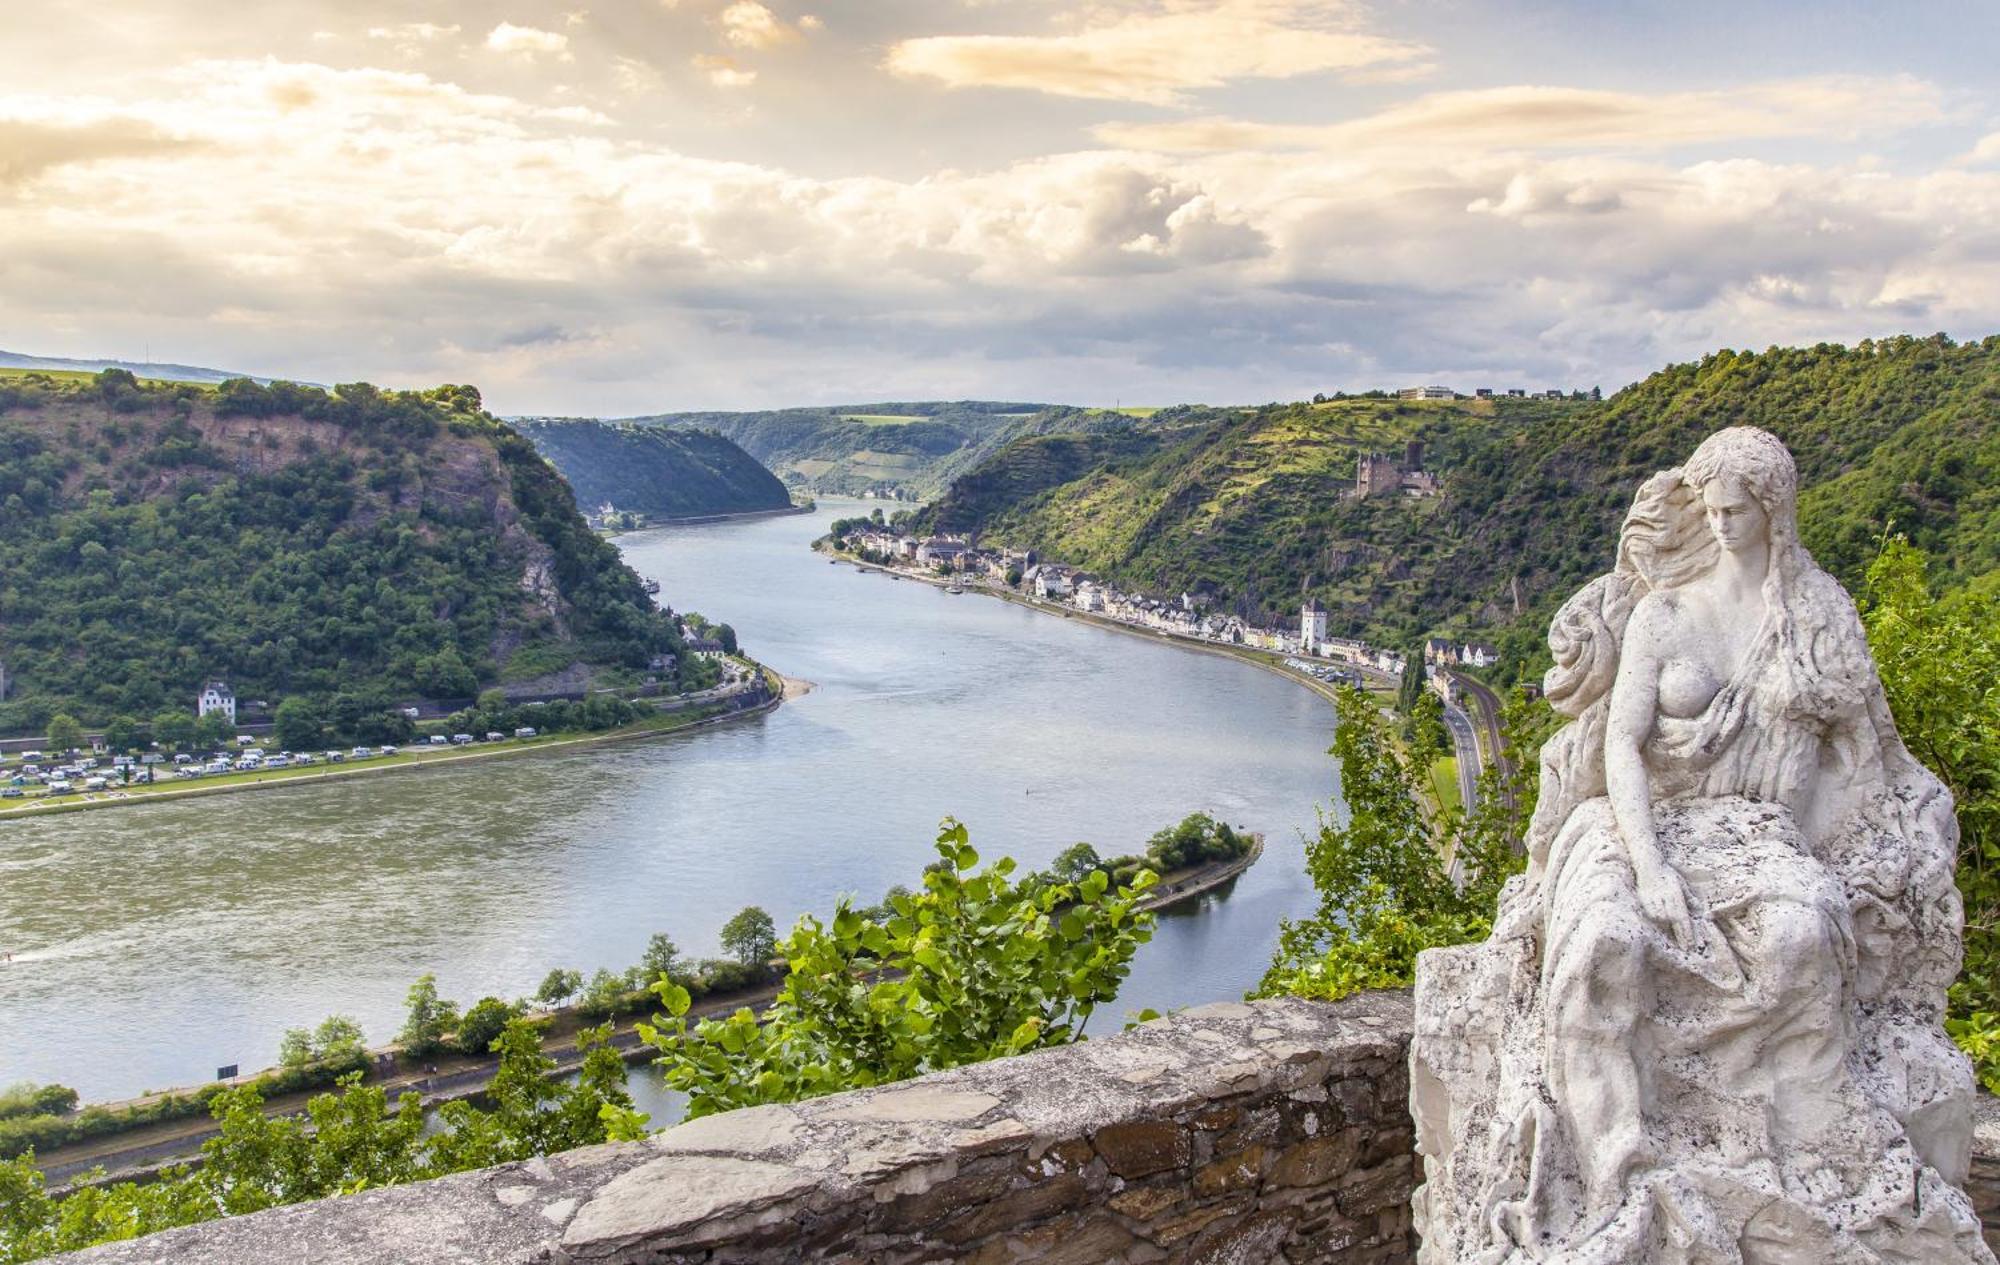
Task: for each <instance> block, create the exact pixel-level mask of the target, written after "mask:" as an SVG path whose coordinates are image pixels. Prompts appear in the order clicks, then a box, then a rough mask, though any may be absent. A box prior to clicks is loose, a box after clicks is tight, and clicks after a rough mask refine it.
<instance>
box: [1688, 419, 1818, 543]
mask: <svg viewBox="0 0 2000 1265" xmlns="http://www.w3.org/2000/svg"><path fill="white" fill-rule="evenodd" d="M1681 481H1682V482H1683V483H1684V484H1686V486H1687V487H1688V489H1689V490H1690V491H1692V492H1694V493H1695V494H1696V495H1697V496H1699V497H1700V500H1701V510H1702V514H1703V518H1704V519H1705V521H1706V522H1707V525H1708V530H1709V534H1710V535H1711V536H1712V537H1713V538H1714V540H1715V543H1716V545H1717V546H1718V547H1719V548H1721V549H1723V550H1725V551H1728V552H1730V553H1736V552H1740V551H1742V550H1745V549H1750V548H1757V547H1762V546H1764V545H1766V544H1775V543H1778V539H1777V537H1778V536H1779V535H1780V534H1782V535H1784V536H1789V535H1791V531H1790V528H1791V525H1792V524H1793V522H1794V521H1795V520H1796V517H1797V513H1798V499H1799V471H1798V467H1797V466H1796V465H1795V464H1794V463H1793V461H1792V454H1791V453H1790V452H1789V451H1788V450H1787V449H1786V448H1785V446H1784V445H1783V444H1782V443H1780V442H1778V439H1777V437H1776V436H1775V435H1772V434H1771V433H1770V432H1769V431H1763V430H1759V429H1757V428H1756V427H1755V426H1731V427H1730V428H1728V429H1727V430H1719V431H1717V432H1715V433H1714V434H1713V435H1710V436H1709V437H1708V438H1707V439H1705V440H1703V441H1702V444H1701V447H1699V448H1697V449H1695V450H1694V456H1692V457H1690V458H1688V462H1687V464H1686V465H1685V466H1682V467H1681ZM1774 529H1775V530H1774Z"/></svg>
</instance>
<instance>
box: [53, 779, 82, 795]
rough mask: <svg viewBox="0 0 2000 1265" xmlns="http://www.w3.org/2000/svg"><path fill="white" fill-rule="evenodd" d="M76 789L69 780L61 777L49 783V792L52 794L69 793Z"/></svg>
mask: <svg viewBox="0 0 2000 1265" xmlns="http://www.w3.org/2000/svg"><path fill="white" fill-rule="evenodd" d="M75 789H76V788H75V787H73V786H71V785H70V784H69V783H68V782H67V781H64V780H61V779H58V780H56V781H54V782H50V783H49V794H51V795H67V794H69V793H70V792H71V791H73V790H75Z"/></svg>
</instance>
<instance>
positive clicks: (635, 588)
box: [0, 370, 701, 732]
mask: <svg viewBox="0 0 2000 1265" xmlns="http://www.w3.org/2000/svg"><path fill="white" fill-rule="evenodd" d="M681 649H682V643H681V638H680V636H679V634H678V633H677V631H676V630H675V627H674V623H673V620H672V619H671V618H670V617H669V616H668V615H667V614H666V613H665V612H663V611H661V610H659V609H658V608H656V606H655V605H654V603H653V600H652V599H651V598H650V597H649V595H648V594H647V593H646V591H645V589H644V588H643V587H642V585H641V582H640V580H639V578H638V577H637V576H636V575H634V574H633V573H632V571H631V570H630V569H629V568H628V567H626V566H625V565H624V563H623V562H622V561H621V560H620V558H619V556H618V554H617V551H616V550H615V549H614V548H613V547H612V546H611V545H609V544H607V543H605V542H604V541H602V540H599V539H598V538H597V537H596V535H595V534H593V533H592V532H591V531H590V530H589V528H588V527H587V526H586V525H585V524H584V522H583V519H582V518H581V516H580V515H579V514H578V513H577V509H576V503H575V501H574V499H573V498H572V497H571V495H570V490H569V488H568V487H567V486H566V485H565V484H564V483H563V481H562V479H561V478H560V477H559V476H558V475H557V474H556V472H555V470H554V469H553V468H551V467H550V466H549V464H548V463H547V462H546V461H544V460H542V459H541V457H540V456H539V455H538V454H537V453H536V452H535V449H534V447H533V446H532V445H531V444H529V443H528V441H527V440H525V439H523V438H522V437H521V436H520V435H518V434H517V433H515V432H514V431H513V430H512V429H510V428H509V427H507V426H506V425H505V424H503V423H501V422H500V421H498V420H497V419H495V418H494V417H493V416H492V415H490V414H488V413H487V412H485V411H484V409H483V408H482V407H481V404H480V399H479V393H478V392H477V391H475V390H473V389H472V388H470V387H460V386H448V387H440V388H437V389H436V390H433V391H426V392H421V393H418V392H386V391H378V390H377V389H376V388H374V387H372V386H369V385H367V384H365V383H360V384H351V385H347V386H343V387H341V388H339V390H338V391H337V392H335V393H331V394H330V393H327V392H323V391H319V390H316V389H311V388H306V387H300V386H296V385H294V384H291V383H279V384H276V385H275V386H271V387H263V386H259V385H257V384H256V383H253V382H250V381H247V380H243V379H237V380H233V381H230V382H225V383H223V384H222V385H221V387H220V388H218V389H213V390H210V389H206V388H202V387H196V386H187V385H181V386H162V385H153V386H148V385H144V384H140V383H137V382H136V381H135V380H134V379H133V377H132V376H131V375H130V374H125V373H121V372H119V371H117V370H112V371H109V372H107V373H104V374H102V375H99V377H98V378H96V379H93V380H87V381H84V382H67V383H64V382H52V381H49V380H46V379H43V380H37V379H33V378H28V379H18V380H9V381H4V382H0V662H4V664H5V666H6V672H7V679H8V689H7V696H6V701H5V702H4V703H0V731H15V732H18V731H22V730H30V731H34V730H35V729H36V727H37V726H39V725H40V724H42V723H43V721H44V720H45V719H46V718H47V716H48V714H49V713H50V712H52V711H56V710H67V711H70V712H72V713H74V714H76V715H78V716H79V717H81V718H82V719H83V720H85V721H86V723H90V722H98V721H103V720H105V719H107V718H109V717H110V716H113V715H115V714H127V715H132V716H140V717H144V716H150V715H152V714H154V713H155V711H157V710H160V709H162V708H169V707H173V708H185V707H187V706H188V705H189V704H190V703H191V701H192V699H193V697H194V692H195V690H196V688H197V687H198V686H199V685H200V684H201V682H202V681H203V680H204V679H206V678H210V677H223V678H226V679H228V680H229V681H230V683H231V684H232V685H233V686H234V687H235V690H236V693H237V695H238V697H239V698H241V699H245V700H257V699H262V700H265V701H267V702H270V703H273V704H275V703H276V702H277V701H278V700H279V699H280V698H282V697H284V696H286V695H291V694H303V695H309V696H320V697H328V696H334V695H349V696H367V697H370V698H375V699H382V698H387V699H395V700H402V699H416V698H462V697H465V696H469V695H471V694H473V693H474V692H475V691H476V690H478V689H479V688H480V687H482V686H487V685H492V684H495V683H513V684H518V685H521V686H522V687H523V688H569V689H574V688H578V687H579V686H580V685H581V684H583V683H585V682H591V681H597V682H602V683H619V682H622V681H625V680H634V681H636V680H637V679H638V677H639V675H640V674H642V673H643V672H644V670H645V668H646V665H647V662H648V660H649V658H651V657H652V656H654V655H657V654H661V653H676V654H678V653H679V652H680V651H681ZM688 660H689V656H685V655H682V656H681V662H682V665H683V670H684V671H689V672H694V673H697V674H699V672H700V670H701V669H700V668H699V667H694V666H692V665H690V664H689V662H688Z"/></svg>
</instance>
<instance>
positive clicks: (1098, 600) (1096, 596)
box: [1071, 580, 1104, 613]
mask: <svg viewBox="0 0 2000 1265" xmlns="http://www.w3.org/2000/svg"><path fill="white" fill-rule="evenodd" d="M1071 601H1073V602H1075V604H1076V608H1077V609H1078V610H1080V611H1091V612H1093V613H1098V612H1102V611H1103V610H1104V590H1103V589H1100V588H1098V587H1097V586H1096V585H1095V584H1092V583H1090V582H1089V581H1088V580H1086V581H1084V582H1083V583H1082V584H1079V585H1077V586H1076V596H1075V597H1074V598H1072V599H1071Z"/></svg>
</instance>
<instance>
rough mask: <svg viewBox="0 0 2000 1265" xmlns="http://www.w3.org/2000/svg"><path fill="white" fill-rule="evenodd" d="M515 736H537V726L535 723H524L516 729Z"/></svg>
mask: <svg viewBox="0 0 2000 1265" xmlns="http://www.w3.org/2000/svg"><path fill="white" fill-rule="evenodd" d="M514 736H515V737H516V738H532V737H534V736H535V727H534V726H533V725H523V726H521V727H520V728H519V729H516V730H515V731H514Z"/></svg>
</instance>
